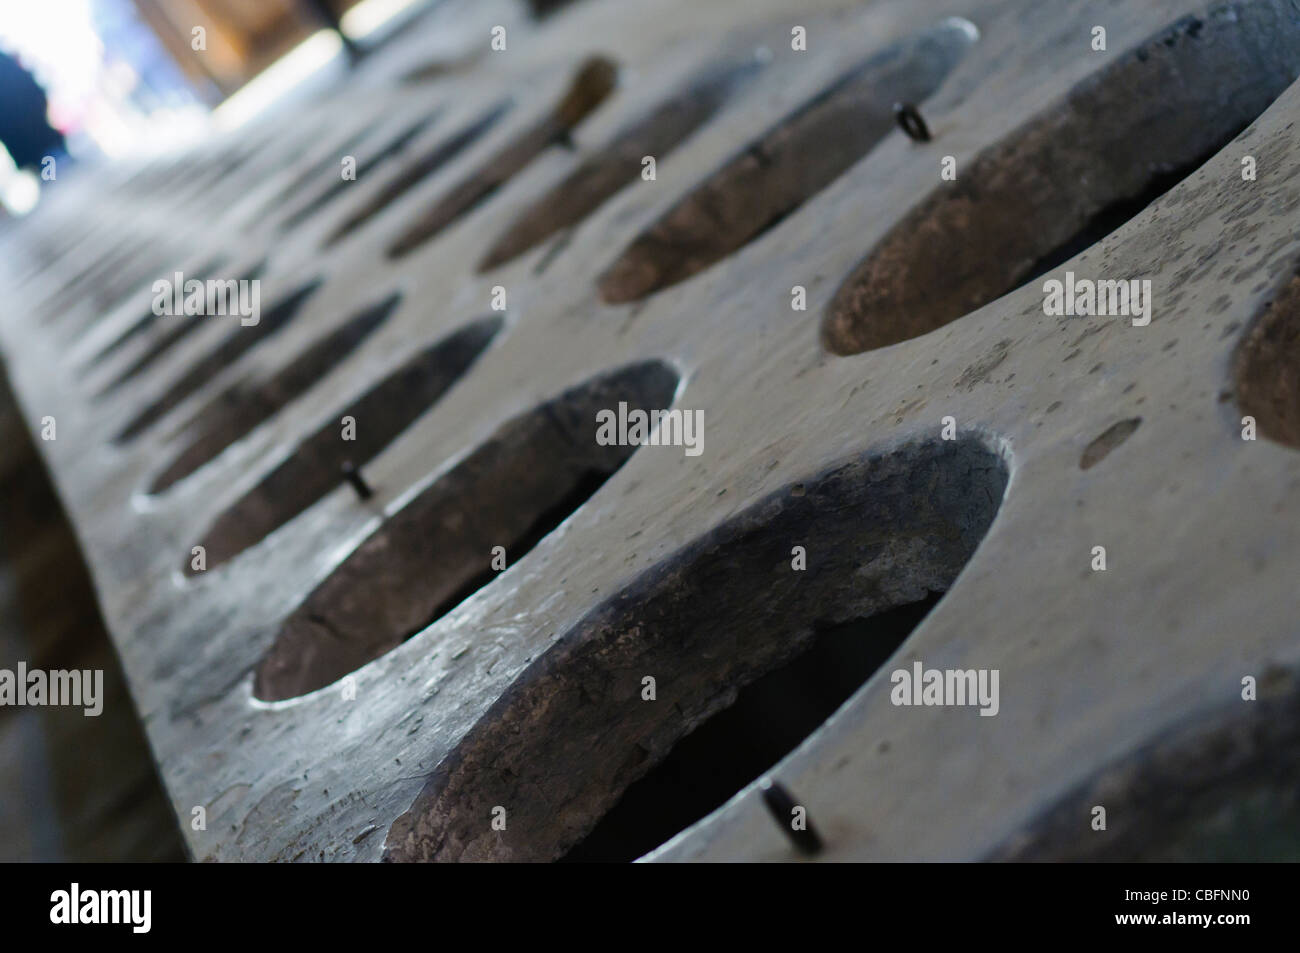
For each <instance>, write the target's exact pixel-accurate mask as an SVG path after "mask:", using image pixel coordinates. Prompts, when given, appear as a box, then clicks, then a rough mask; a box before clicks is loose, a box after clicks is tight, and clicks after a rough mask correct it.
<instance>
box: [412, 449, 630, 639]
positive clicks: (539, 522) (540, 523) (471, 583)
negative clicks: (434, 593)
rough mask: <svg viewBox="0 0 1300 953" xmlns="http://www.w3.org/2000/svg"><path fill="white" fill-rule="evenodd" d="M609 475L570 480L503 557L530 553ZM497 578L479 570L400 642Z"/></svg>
mask: <svg viewBox="0 0 1300 953" xmlns="http://www.w3.org/2000/svg"><path fill="white" fill-rule="evenodd" d="M613 475H614V470H594V469H593V470H587V471H586V472H584V473H583V474H581V475H580V476H579V477H578V478H577V480H575V481H574V484H573V487H572V488H571V489H570V490H569V491H568V492H567V493H566V494H565V495H564V496H563V497H562V498H561V499H560V500H559V501H558V502H556V503H554V504H553V505H551V506H550V507H549V508H548V509H546V510H545V511H543V512H542V513H541V514H540V515H539V516H538V517H537V519H536V520H535V521H534V522H533V524H532V525H531V526H529V527H528V529H526V530H525V531H524V532H523V534H522V535H520V537H519V538H518V539H515V540H512V541H511V542H510V543H509V544H507V545H506V548H505V549H506V554H507V556H508V558H509V559H510V561H511V562H515V561H517V560H520V559H522V558H523V557H524V556H526V555H528V554H529V553H530V552H532V549H533V547H534V546H536V545H537V544H538V543H540V542H541V541H542V539H544V538H545V537H546V536H547V535H548V534H549V533H550V532H551V530H553V529H555V528H556V527H557V526H559V525H560V524H561V523H563V522H564V521H565V520H566V519H568V518H569V517H570V516H571V515H573V514H574V513H575V512H577V509H578V507H580V506H582V504H583V503H586V502H587V501H588V500H589V499H591V498H592V497H593V496H595V495H596V491H597V490H599V489H600V488H601V487H602V486H604V484H605V481H606V480H608V479H609V478H610V477H611V476H613ZM499 575H501V573H500V572H498V571H497V570H495V569H492V568H490V567H488V568H485V569H483V570H482V571H481V572H479V573H478V574H476V575H475V576H473V577H472V578H471V579H469V580H468V581H467V582H466V583H465V584H464V585H463V586H461V587H460V588H459V589H457V590H456V591H455V592H453V593H452V594H451V595H450V596H448V597H447V598H446V599H444V600H443V601H442V602H440V603H438V607H437V608H436V609H434V610H433V612H432V613H431V614H430V615H429V618H428V619H426V620H425V621H424V622H423V623H421V624H420V625H418V626H416V627H415V628H414V629H412V630H411V631H410V632H408V633H406V636H405V637H404V638H403V641H405V640H406V639H409V638H412V637H413V636H416V635H419V634H420V633H421V632H423V631H424V630H425V629H427V628H428V627H429V626H431V625H433V624H434V623H435V622H437V621H438V620H439V619H441V618H442V617H443V616H445V615H446V614H447V613H448V612H450V611H451V610H452V609H454V608H456V607H457V606H458V605H460V604H461V603H462V602H464V601H465V600H466V599H468V598H469V597H470V596H472V595H474V593H476V592H478V591H479V590H480V589H482V588H483V587H484V586H486V585H487V584H488V583H490V582H491V581H492V580H493V579H495V578H496V577H497V576H499Z"/></svg>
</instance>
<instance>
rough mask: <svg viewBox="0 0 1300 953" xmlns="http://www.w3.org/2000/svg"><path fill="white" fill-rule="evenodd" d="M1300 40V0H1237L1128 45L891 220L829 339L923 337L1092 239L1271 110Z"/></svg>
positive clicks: (843, 300)
mask: <svg viewBox="0 0 1300 953" xmlns="http://www.w3.org/2000/svg"><path fill="white" fill-rule="evenodd" d="M1297 40H1300V16H1298V15H1297V13H1296V10H1295V7H1294V5H1293V4H1291V3H1289V2H1283V0H1260V2H1258V3H1240V2H1238V3H1227V4H1223V5H1222V6H1219V7H1216V8H1214V10H1212V11H1211V12H1210V13H1208V14H1207V15H1206V16H1205V17H1204V18H1197V17H1191V16H1188V17H1183V18H1181V19H1179V20H1177V21H1175V22H1174V23H1172V24H1170V25H1169V26H1168V27H1166V28H1164V29H1163V30H1160V31H1158V32H1157V33H1155V34H1154V35H1152V36H1151V37H1149V38H1148V39H1147V40H1146V41H1145V42H1143V43H1141V44H1139V45H1138V46H1137V47H1135V48H1134V49H1132V50H1130V51H1128V52H1126V53H1124V54H1123V55H1121V56H1118V57H1116V58H1115V59H1114V61H1113V62H1111V63H1110V64H1109V65H1107V66H1106V67H1104V68H1103V69H1102V70H1101V71H1099V72H1098V73H1095V74H1093V75H1091V76H1089V77H1087V78H1085V79H1084V80H1082V81H1080V82H1079V83H1077V84H1075V86H1074V87H1072V88H1071V90H1070V91H1069V92H1068V93H1067V94H1066V95H1065V97H1064V99H1063V100H1062V101H1061V102H1059V103H1058V104H1057V105H1056V106H1054V107H1053V108H1051V109H1050V110H1048V111H1045V112H1043V113H1041V114H1038V115H1036V116H1034V117H1033V118H1031V119H1030V120H1029V121H1027V122H1026V123H1024V124H1023V125H1022V126H1021V127H1020V128H1018V129H1017V130H1015V131H1014V132H1013V133H1012V134H1011V135H1009V136H1007V137H1006V138H1004V139H1003V140H1002V141H1001V142H999V143H998V144H996V145H995V146H993V147H991V148H989V149H988V150H986V151H985V152H983V153H981V154H980V155H979V156H977V157H976V158H975V159H974V160H973V161H972V162H971V163H969V168H968V169H967V170H966V171H965V172H962V173H961V174H960V175H959V176H958V177H957V179H956V181H954V182H950V183H946V184H944V185H942V186H940V187H939V188H937V189H936V190H935V191H933V192H932V193H931V194H930V195H929V196H927V197H926V198H925V199H924V200H923V201H921V202H920V203H919V204H918V205H917V206H915V207H914V208H913V209H912V210H911V211H910V212H908V213H907V214H906V215H905V216H904V217H903V218H902V219H900V220H899V221H898V222H897V223H896V224H895V225H894V226H893V227H891V228H890V230H889V232H888V233H887V234H886V235H885V236H884V237H883V238H882V239H881V240H880V241H879V242H878V243H877V244H876V245H875V247H874V248H873V249H872V250H871V251H870V253H869V254H868V255H867V257H866V258H865V259H864V260H863V261H862V262H860V263H859V264H858V266H857V267H856V268H854V269H853V271H852V272H851V273H850V274H849V275H848V276H847V278H846V279H845V280H844V281H843V282H842V283H841V285H840V287H839V289H838V290H837V291H836V293H835V296H834V298H833V299H832V301H831V303H830V306H829V307H828V309H827V312H826V315H825V317H824V319H823V321H822V327H821V338H822V343H823V345H824V346H825V347H826V349H827V350H828V351H830V352H832V353H834V354H840V355H849V354H859V353H862V352H864V351H869V350H872V349H875V348H880V347H887V346H889V345H893V344H898V343H900V342H902V341H906V340H909V339H911V338H915V337H919V336H920V335H922V334H926V333H929V332H931V331H934V330H936V329H938V328H940V327H943V326H944V325H946V324H948V323H950V322H952V321H955V320H957V319H958V318H960V317H962V316H963V315H967V314H970V313H972V312H974V311H976V310H978V309H979V308H981V307H983V306H984V305H987V304H989V303H990V302H992V301H995V300H996V299H998V298H1000V297H1002V296H1003V295H1005V294H1007V293H1009V292H1011V291H1014V290H1015V289H1017V288H1021V287H1023V286H1024V285H1025V283H1026V281H1028V280H1031V278H1033V277H1041V276H1042V274H1044V273H1046V272H1047V271H1050V270H1052V269H1055V268H1059V267H1060V265H1061V264H1063V263H1064V262H1066V261H1069V260H1070V259H1071V258H1072V257H1074V256H1075V255H1077V254H1078V253H1079V252H1081V251H1083V250H1084V249H1085V248H1088V247H1092V246H1093V245H1094V244H1095V243H1096V242H1097V241H1098V240H1100V239H1102V238H1104V237H1105V236H1106V235H1108V234H1110V233H1111V232H1113V231H1114V230H1115V229H1116V228H1118V227H1119V226H1120V225H1122V224H1124V223H1125V222H1127V221H1128V220H1129V219H1130V218H1132V217H1133V216H1135V215H1137V214H1139V213H1140V212H1141V211H1142V210H1143V209H1144V208H1146V207H1147V206H1148V205H1149V204H1150V203H1151V202H1152V201H1153V200H1155V199H1156V198H1158V197H1160V196H1161V195H1162V194H1164V193H1165V192H1166V191H1168V190H1169V189H1170V188H1173V187H1174V186H1176V185H1177V184H1178V183H1179V182H1180V181H1181V180H1182V179H1184V178H1185V177H1186V176H1187V175H1188V174H1189V173H1191V172H1192V171H1194V170H1196V169H1198V168H1201V167H1202V166H1203V165H1204V163H1205V161H1207V160H1209V159H1210V158H1211V157H1213V156H1215V155H1216V154H1218V153H1220V152H1221V151H1222V150H1223V149H1224V148H1225V147H1227V146H1228V144H1229V143H1231V142H1233V141H1234V139H1235V138H1236V137H1237V136H1238V134H1239V133H1240V132H1241V130H1243V129H1245V128H1247V127H1248V126H1249V125H1250V124H1251V123H1253V122H1254V121H1255V119H1256V118H1257V117H1258V116H1259V115H1260V114H1261V113H1263V112H1264V111H1265V110H1266V109H1268V107H1269V106H1270V105H1271V104H1272V103H1273V102H1274V100H1276V99H1277V97H1278V96H1279V95H1281V93H1282V92H1283V91H1284V90H1285V89H1287V87H1289V86H1290V85H1291V84H1292V82H1294V80H1295V79H1296V77H1297V76H1298V75H1300V55H1297V52H1296V51H1297V49H1300V46H1298V45H1297ZM1103 277H1110V276H1103ZM1114 277H1115V278H1120V277H1124V278H1127V277H1131V276H1114Z"/></svg>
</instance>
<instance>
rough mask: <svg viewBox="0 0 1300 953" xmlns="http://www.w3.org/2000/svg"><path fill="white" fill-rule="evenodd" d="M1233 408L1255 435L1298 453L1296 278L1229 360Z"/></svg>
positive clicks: (1299, 281) (1299, 316) (1299, 300)
mask: <svg viewBox="0 0 1300 953" xmlns="http://www.w3.org/2000/svg"><path fill="white" fill-rule="evenodd" d="M1233 382H1234V387H1235V389H1236V394H1237V406H1238V407H1239V408H1240V409H1241V411H1242V413H1244V414H1248V415H1249V416H1252V417H1254V418H1255V424H1256V426H1257V428H1258V430H1259V433H1260V434H1262V435H1263V436H1265V437H1267V438H1268V439H1269V440H1273V441H1276V442H1277V443H1280V444H1285V445H1286V446H1288V447H1291V448H1293V449H1296V450H1300V276H1292V278H1291V279H1290V280H1289V281H1288V282H1287V284H1286V285H1285V286H1284V287H1283V288H1282V291H1281V292H1280V293H1279V294H1278V295H1277V296H1276V297H1275V298H1274V299H1273V300H1272V301H1271V302H1269V303H1268V305H1266V306H1265V308H1264V310H1263V311H1262V312H1261V313H1260V315H1259V317H1258V318H1256V319H1255V320H1254V321H1253V322H1251V325H1250V327H1249V328H1248V329H1247V331H1246V333H1245V335H1243V336H1242V339H1241V343H1240V344H1238V345H1237V353H1236V356H1235V357H1234V359H1233Z"/></svg>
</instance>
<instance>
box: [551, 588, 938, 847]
mask: <svg viewBox="0 0 1300 953" xmlns="http://www.w3.org/2000/svg"><path fill="white" fill-rule="evenodd" d="M939 598H940V594H938V593H934V594H931V595H930V596H929V597H928V598H926V599H923V600H921V601H919V602H913V603H911V604H909V605H904V606H898V607H897V608H894V609H887V610H885V611H884V612H880V613H877V614H876V615H873V616H870V617H869V618H865V619H855V620H853V621H851V622H845V623H841V624H838V625H831V626H826V627H821V626H818V627H817V634H816V636H815V637H814V640H813V642H812V645H811V647H810V648H809V649H808V650H807V651H806V652H803V653H802V654H800V655H798V656H796V657H795V658H794V659H793V660H791V661H790V662H788V663H787V664H786V665H784V666H782V667H781V668H778V669H775V670H774V671H771V672H768V673H767V674H766V675H763V676H761V677H760V678H758V679H757V680H756V681H753V682H751V683H750V684H749V685H747V686H745V687H744V688H743V689H741V691H740V693H739V695H737V696H736V701H735V703H734V704H732V705H731V706H729V707H728V708H724V709H723V710H722V711H720V712H718V713H717V714H716V715H714V716H713V717H712V718H710V719H709V720H708V721H706V722H705V723H704V724H703V725H701V726H700V727H698V728H696V729H695V730H694V731H693V732H691V733H690V734H689V735H687V736H686V737H684V738H682V739H681V740H680V741H678V742H677V744H675V745H674V746H673V748H672V751H671V752H670V753H669V755H668V757H667V758H665V759H664V760H663V761H661V762H660V763H659V764H658V765H657V766H656V767H655V768H654V769H653V770H652V771H651V772H650V773H649V774H647V775H645V776H644V777H642V778H641V779H640V780H639V781H637V782H636V783H635V784H633V785H632V786H631V787H629V788H628V789H627V791H625V792H624V794H623V796H622V798H620V799H619V801H618V803H616V804H615V805H614V807H613V808H612V809H611V810H610V811H609V813H608V814H606V815H605V816H604V817H603V818H601V820H600V822H599V823H598V824H597V825H596V826H595V828H593V829H592V831H591V833H590V834H588V835H587V836H586V837H585V838H584V839H583V840H582V841H580V842H579V843H578V844H576V845H575V846H574V847H573V848H572V849H571V850H570V851H569V852H568V853H567V854H565V855H564V856H563V857H562V858H560V862H562V863H565V862H568V863H626V862H630V861H633V860H636V859H637V858H638V857H641V856H643V855H645V854H647V853H649V852H650V851H652V850H654V849H655V848H656V847H658V846H659V845H661V844H663V843H665V842H666V841H668V840H669V839H671V838H672V837H674V836H675V835H676V834H678V833H679V832H681V831H682V830H685V829H686V828H687V827H689V826H690V825H691V824H694V823H695V822H696V821H698V820H700V819H701V818H703V817H706V816H707V815H709V814H710V813H712V812H713V811H714V810H716V809H717V808H719V807H721V806H722V805H723V804H725V803H726V802H727V801H728V800H729V799H730V798H731V797H732V796H733V795H735V794H736V793H737V792H738V791H740V790H741V789H742V788H744V787H745V786H746V785H748V784H750V783H751V782H753V781H755V780H757V779H758V778H759V777H761V776H762V775H763V774H764V773H766V772H767V771H768V770H769V769H771V768H772V767H773V766H774V765H775V764H776V763H777V762H778V761H780V760H781V759H782V758H784V757H785V756H786V755H787V754H789V753H790V752H791V751H793V750H794V749H795V748H796V747H798V746H799V744H800V743H801V742H802V741H803V740H804V739H805V738H807V737H808V736H809V735H810V734H812V733H813V732H814V731H816V730H817V729H818V728H819V727H821V725H822V724H823V723H824V722H825V721H826V720H827V719H828V718H830V716H831V715H833V714H835V712H836V710H838V709H839V707H840V706H841V705H842V704H844V702H846V701H848V699H849V698H850V697H851V696H852V695H853V693H854V692H856V691H857V690H858V689H859V688H861V687H862V685H863V684H864V683H865V682H866V681H867V680H868V679H870V678H871V676H872V675H873V674H875V672H876V670H877V669H878V668H880V666H881V665H883V664H884V663H885V662H886V661H887V660H888V659H889V657H890V656H891V655H893V654H894V652H895V650H896V649H897V648H898V647H899V646H900V645H902V644H903V640H904V639H906V638H907V637H908V635H910V634H911V633H912V630H913V629H915V628H916V627H917V626H918V625H920V624H921V621H922V620H923V619H924V618H925V617H926V616H927V615H928V614H929V612H930V610H931V609H932V608H934V605H935V603H937V602H938V601H939Z"/></svg>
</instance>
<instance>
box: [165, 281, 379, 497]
mask: <svg viewBox="0 0 1300 953" xmlns="http://www.w3.org/2000/svg"><path fill="white" fill-rule="evenodd" d="M401 300H402V296H401V295H400V294H393V295H389V296H388V297H387V298H386V299H385V300H383V301H381V302H379V303H378V304H375V305H371V306H370V307H369V308H366V309H365V310H363V311H362V312H361V313H360V314H358V315H356V316H355V317H353V318H351V319H350V320H349V321H348V322H347V323H346V324H344V325H343V326H342V327H341V328H339V329H338V330H336V331H334V332H333V333H331V334H327V335H325V337H323V338H322V339H321V340H319V341H317V342H316V343H315V344H313V345H311V346H310V347H308V348H307V350H306V351H304V352H303V353H302V355H301V356H300V357H299V358H298V359H297V360H295V361H293V362H292V363H290V364H289V365H288V366H286V367H284V368H283V369H281V370H280V371H279V372H277V373H276V374H273V375H272V376H271V377H270V378H269V379H267V380H264V381H261V382H247V381H245V382H241V383H238V384H235V385H234V386H232V387H230V388H229V389H228V390H226V391H225V392H224V393H222V394H220V395H218V396H217V397H215V398H214V399H213V400H212V401H211V402H210V403H209V404H207V406H205V407H204V408H203V409H202V410H200V411H199V412H198V414H197V415H195V416H194V418H193V419H191V420H190V421H189V423H187V424H186V425H185V427H184V431H185V432H186V433H189V434H194V435H195V436H193V437H192V438H191V439H190V441H189V442H188V443H187V444H186V446H185V448H184V449H183V450H182V451H181V452H180V453H179V454H178V455H177V457H176V458H175V459H174V460H173V461H172V463H171V464H170V465H169V466H168V467H167V469H165V470H164V471H163V472H162V473H160V474H159V475H158V476H157V477H156V478H155V479H154V481H153V482H152V483H151V484H150V486H149V492H150V493H160V492H162V491H163V490H165V489H167V488H168V487H170V486H171V485H172V484H174V483H176V482H177V481H179V480H183V479H184V478H185V477H187V476H189V475H190V474H191V473H193V472H194V471H195V470H197V469H199V467H201V466H203V465H204V464H205V463H207V462H208V461H209V460H211V459H212V458H213V457H215V456H217V454H219V453H221V451H222V450H224V449H226V447H228V446H230V444H232V443H234V442H235V441H236V440H238V439H240V438H241V437H243V436H245V435H246V434H248V433H250V432H251V431H252V430H253V429H254V428H255V427H257V426H258V424H260V423H262V422H263V421H265V420H267V419H269V418H270V417H272V416H274V415H275V414H276V413H277V412H279V410H280V409H281V408H282V407H284V406H285V405H286V404H288V403H289V402H290V401H293V400H295V399H296V398H298V397H299V396H301V395H302V394H303V393H304V392H305V391H307V390H308V389H309V388H310V387H311V386H312V385H313V384H315V383H316V382H317V381H318V380H320V379H321V378H322V377H324V376H325V375H326V374H327V373H328V372H329V371H330V370H331V369H332V368H334V367H335V366H336V365H337V364H339V363H340V362H341V361H343V359H344V358H346V357H347V356H348V355H349V354H351V353H352V352H353V351H354V350H356V348H357V347H359V346H360V345H361V343H362V342H363V341H365V339H366V338H367V337H369V336H370V335H371V334H372V333H374V332H375V331H376V330H378V328H379V326H380V325H381V324H383V323H384V322H385V321H387V320H388V317H389V316H390V315H391V314H392V313H393V311H394V310H396V308H397V305H398V302H400V301H401Z"/></svg>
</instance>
